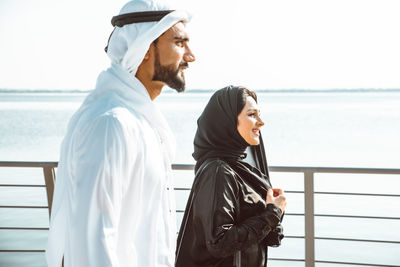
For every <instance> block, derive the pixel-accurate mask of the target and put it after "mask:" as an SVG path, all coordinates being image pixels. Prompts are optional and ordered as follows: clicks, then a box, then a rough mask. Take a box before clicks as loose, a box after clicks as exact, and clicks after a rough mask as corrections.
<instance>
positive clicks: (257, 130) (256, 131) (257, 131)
mask: <svg viewBox="0 0 400 267" xmlns="http://www.w3.org/2000/svg"><path fill="white" fill-rule="evenodd" d="M253 133H254V134H255V135H256V136H257V137H258V136H260V128H254V129H253Z"/></svg>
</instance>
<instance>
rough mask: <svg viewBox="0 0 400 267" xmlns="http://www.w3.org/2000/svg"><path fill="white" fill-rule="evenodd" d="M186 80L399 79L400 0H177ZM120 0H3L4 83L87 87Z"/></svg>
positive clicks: (256, 85) (388, 82)
mask: <svg viewBox="0 0 400 267" xmlns="http://www.w3.org/2000/svg"><path fill="white" fill-rule="evenodd" d="M179 1H180V2H181V5H182V6H185V7H186V8H187V9H189V10H190V11H192V13H194V15H195V17H194V19H193V21H192V22H191V23H190V24H189V25H188V26H189V33H190V35H191V41H190V43H191V46H192V50H193V52H194V53H195V55H196V57H197V61H196V62H194V63H193V64H191V66H190V68H189V69H188V70H187V73H186V74H187V75H186V76H187V84H188V88H189V89H203V88H206V89H217V88H221V87H223V86H226V85H228V84H236V85H244V86H247V87H249V88H252V89H292V88H298V89H333V88H400V16H399V10H400V1H399V0H246V1H245V0H242V1H238V0H179ZM125 2H126V0H124V1H122V0H0V88H10V89H17V88H23V89H92V88H93V87H94V85H95V81H96V78H97V75H98V74H99V72H100V71H101V70H103V69H106V68H107V67H108V65H109V60H108V58H107V56H106V54H105V53H104V51H103V48H104V46H105V45H106V43H107V39H108V36H109V34H110V33H111V31H112V26H111V24H110V20H111V17H112V16H113V15H117V14H118V13H119V10H120V8H121V7H122V5H123V4H124V3H125Z"/></svg>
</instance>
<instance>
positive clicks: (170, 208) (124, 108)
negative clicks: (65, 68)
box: [46, 65, 176, 267]
mask: <svg viewBox="0 0 400 267" xmlns="http://www.w3.org/2000/svg"><path fill="white" fill-rule="evenodd" d="M174 149H175V141H174V139H173V136H172V134H171V131H170V129H169V127H168V125H167V123H166V121H165V119H164V117H163V115H162V114H161V112H160V111H159V109H158V108H157V107H156V106H155V105H154V103H153V102H152V101H151V99H150V96H149V94H148V92H147V90H146V88H145V87H144V86H143V85H142V84H141V83H140V81H139V80H137V79H136V78H135V77H134V76H133V75H132V74H130V73H128V72H127V71H125V70H123V69H122V68H121V66H120V65H113V66H112V67H111V68H109V69H108V70H107V71H104V72H103V73H101V74H100V76H99V78H98V81H97V86H96V89H95V90H94V91H93V92H92V93H91V94H90V95H89V96H88V97H87V99H86V100H85V102H84V103H83V104H82V106H81V107H80V109H79V110H78V111H77V113H76V114H75V115H74V116H73V117H72V119H71V121H70V123H69V125H68V131H67V135H66V137H65V139H64V140H63V144H62V149H61V157H60V163H59V167H58V171H57V181H56V186H55V194H54V201H53V209H52V219H51V225H50V232H49V241H48V248H47V253H46V257H47V261H48V264H49V267H60V266H61V260H62V257H63V255H64V257H65V262H64V266H65V267H102V266H113V267H117V266H118V267H128V266H129V267H153V266H154V267H155V266H157V267H158V266H170V267H171V266H173V265H174V251H175V236H176V234H175V233H176V220H175V204H174V196H173V190H172V181H171V167H170V166H171V163H172V159H173V153H174V151H175V150H174Z"/></svg>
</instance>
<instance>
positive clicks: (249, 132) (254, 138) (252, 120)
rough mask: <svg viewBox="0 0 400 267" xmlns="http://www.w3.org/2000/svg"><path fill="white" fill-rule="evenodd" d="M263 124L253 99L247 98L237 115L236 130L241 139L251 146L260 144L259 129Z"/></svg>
mask: <svg viewBox="0 0 400 267" xmlns="http://www.w3.org/2000/svg"><path fill="white" fill-rule="evenodd" d="M263 125H264V122H263V121H262V120H261V118H260V110H259V109H258V105H257V103H256V101H255V100H254V98H252V97H251V96H248V97H247V99H246V104H245V106H244V107H243V109H242V111H241V112H240V114H239V115H238V125H237V130H238V132H239V134H240V135H241V136H242V137H243V139H244V140H245V141H246V142H247V143H248V144H249V145H252V146H255V145H258V144H259V143H260V127H261V126H263Z"/></svg>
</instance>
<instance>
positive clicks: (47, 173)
mask: <svg viewBox="0 0 400 267" xmlns="http://www.w3.org/2000/svg"><path fill="white" fill-rule="evenodd" d="M43 173H44V181H45V183H46V191H47V203H48V206H49V219H50V216H51V206H52V204H53V193H54V182H55V178H56V174H55V171H54V167H51V166H50V167H49V166H43Z"/></svg>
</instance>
